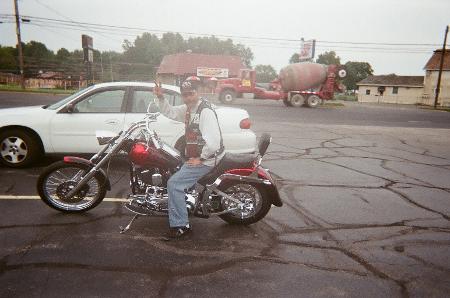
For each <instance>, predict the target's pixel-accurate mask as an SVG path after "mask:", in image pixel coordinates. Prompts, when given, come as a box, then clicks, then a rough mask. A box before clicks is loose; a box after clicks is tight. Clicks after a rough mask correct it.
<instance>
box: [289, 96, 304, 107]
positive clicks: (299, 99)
mask: <svg viewBox="0 0 450 298" xmlns="http://www.w3.org/2000/svg"><path fill="white" fill-rule="evenodd" d="M304 103H305V97H304V96H303V95H301V94H295V95H294V96H292V97H291V99H290V104H291V106H293V107H301V106H302V105H303V104H304Z"/></svg>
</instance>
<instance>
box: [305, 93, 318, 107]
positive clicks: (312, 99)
mask: <svg viewBox="0 0 450 298" xmlns="http://www.w3.org/2000/svg"><path fill="white" fill-rule="evenodd" d="M321 102H322V99H321V98H320V97H319V96H317V95H311V96H309V97H308V98H307V99H306V105H307V106H308V107H310V108H315V107H317V106H319V105H320V103H321Z"/></svg>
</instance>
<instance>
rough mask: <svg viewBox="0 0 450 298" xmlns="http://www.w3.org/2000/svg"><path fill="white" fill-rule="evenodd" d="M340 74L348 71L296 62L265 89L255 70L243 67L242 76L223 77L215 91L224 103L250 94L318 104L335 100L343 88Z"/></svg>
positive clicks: (288, 103)
mask: <svg viewBox="0 0 450 298" xmlns="http://www.w3.org/2000/svg"><path fill="white" fill-rule="evenodd" d="M337 77H340V78H343V77H345V70H344V69H342V68H341V67H338V66H336V65H328V66H327V65H323V64H317V63H309V62H304V63H295V64H291V65H288V66H286V67H284V68H283V69H282V70H281V71H280V74H279V76H278V78H277V79H276V80H273V81H272V82H271V83H270V84H269V86H268V88H262V87H258V86H257V83H256V72H255V71H254V70H251V69H242V70H241V71H240V76H239V77H238V78H228V79H222V80H219V81H218V82H217V87H216V90H215V92H216V94H218V96H219V100H220V101H221V102H223V103H232V102H233V101H234V100H235V99H236V98H237V97H242V96H243V94H249V93H250V94H253V98H255V99H274V100H283V103H284V104H285V105H286V106H294V107H298V106H302V105H306V106H308V107H317V106H318V105H319V104H320V103H321V102H322V100H328V99H332V98H333V96H334V92H335V91H342V90H341V88H340V87H339V84H338V81H337Z"/></svg>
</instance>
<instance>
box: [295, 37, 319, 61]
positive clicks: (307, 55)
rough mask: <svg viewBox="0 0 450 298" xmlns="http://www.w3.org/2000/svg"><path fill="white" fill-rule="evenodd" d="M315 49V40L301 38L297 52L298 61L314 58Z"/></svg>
mask: <svg viewBox="0 0 450 298" xmlns="http://www.w3.org/2000/svg"><path fill="white" fill-rule="evenodd" d="M315 51H316V40H315V39H311V40H303V38H302V40H301V45H300V53H298V58H299V59H300V61H306V60H311V59H313V58H314V54H315Z"/></svg>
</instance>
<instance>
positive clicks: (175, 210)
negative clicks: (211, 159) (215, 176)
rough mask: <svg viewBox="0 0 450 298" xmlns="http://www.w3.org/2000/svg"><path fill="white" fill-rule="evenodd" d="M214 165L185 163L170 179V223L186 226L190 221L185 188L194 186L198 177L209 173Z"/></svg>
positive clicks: (168, 183) (172, 225) (171, 225)
mask: <svg viewBox="0 0 450 298" xmlns="http://www.w3.org/2000/svg"><path fill="white" fill-rule="evenodd" d="M211 169H212V167H210V166H205V165H198V166H191V165H188V164H184V165H183V166H182V167H181V169H180V170H179V171H178V172H176V173H175V174H174V175H173V176H172V177H170V179H169V181H167V193H168V195H169V206H168V207H169V225H170V227H171V228H173V227H184V226H186V225H187V224H188V223H189V219H188V212H187V209H186V200H185V197H184V190H185V189H186V188H189V187H191V186H193V185H194V184H195V183H196V182H197V181H198V179H200V178H201V177H202V176H203V175H205V174H206V173H208V172H209V171H210V170H211Z"/></svg>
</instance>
